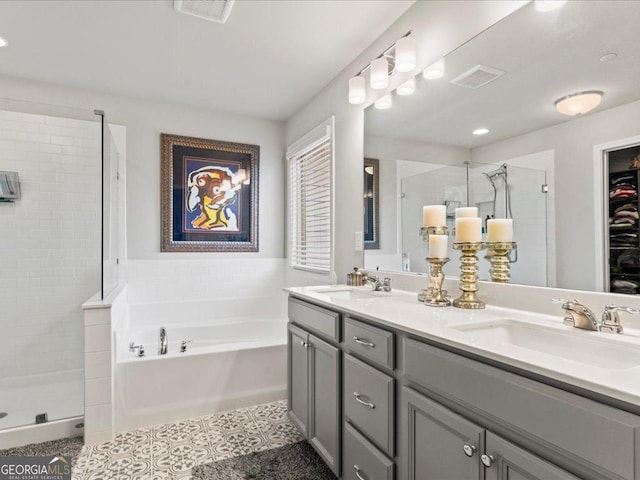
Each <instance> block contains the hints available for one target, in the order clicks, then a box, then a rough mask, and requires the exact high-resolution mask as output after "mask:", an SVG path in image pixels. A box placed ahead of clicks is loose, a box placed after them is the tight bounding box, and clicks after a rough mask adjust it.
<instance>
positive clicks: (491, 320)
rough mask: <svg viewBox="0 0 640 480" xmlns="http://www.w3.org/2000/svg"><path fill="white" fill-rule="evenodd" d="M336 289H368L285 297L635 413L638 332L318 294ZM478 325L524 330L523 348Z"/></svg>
mask: <svg viewBox="0 0 640 480" xmlns="http://www.w3.org/2000/svg"><path fill="white" fill-rule="evenodd" d="M340 289H343V290H347V289H351V290H355V291H359V292H370V291H371V287H369V286H366V287H347V286H345V285H331V286H328V285H327V286H319V287H291V288H286V289H285V291H287V292H289V293H290V294H292V295H294V296H296V297H299V298H302V299H306V300H309V301H310V302H313V303H315V304H319V305H324V306H326V307H329V308H333V309H335V310H340V311H343V312H345V313H348V314H352V315H354V316H357V317H360V318H365V319H369V320H371V321H373V322H377V323H379V324H383V325H387V326H389V327H392V328H394V329H398V330H402V331H404V332H407V333H410V334H413V335H415V336H418V337H422V338H425V339H428V340H431V341H434V342H438V343H441V344H445V345H449V346H451V347H455V348H457V349H459V350H463V351H467V352H470V353H473V354H475V355H478V356H481V357H485V358H487V359H491V360H494V361H497V362H500V363H502V364H507V365H511V366H514V367H517V368H520V369H523V370H527V371H529V372H532V373H535V374H538V375H542V376H544V377H548V378H551V379H555V380H558V381H560V382H563V383H567V384H571V385H575V386H577V387H580V388H583V389H586V390H590V391H593V392H596V393H599V394H602V395H605V396H607V397H612V398H616V399H618V400H621V401H624V402H627V403H630V404H633V405H635V406H639V407H640V332H639V331H637V330H632V329H625V333H624V334H621V335H616V334H607V333H601V332H591V331H586V330H581V329H578V328H574V327H571V326H566V325H563V323H562V319H563V317H562V315H554V316H551V315H543V314H540V313H534V312H529V311H524V310H515V309H510V308H503V307H492V306H487V308H485V309H482V310H465V309H459V308H454V307H440V308H438V307H429V306H426V305H424V304H422V303H420V302H418V301H417V299H416V294H415V293H413V292H406V291H402V290H395V289H394V290H393V292H391V293H390V294H385V293H382V292H380V293H379V294H378V292H374V294H373V295H371V296H370V298H368V297H369V295H362V298H360V297H358V298H354V299H337V298H331V297H330V296H329V294H327V293H322V291H325V292H330V291H336V290H340ZM375 294H377V295H376V296H374V295H375ZM560 312H562V311H561V310H560ZM478 324H484V326H485V331H484V332H485V333H486V331H487V330H486V326H488V325H490V326H489V328H491V327H494V326H495V327H500V326H504V325H507V326H508V325H510V324H511V325H513V324H517V325H516V326H517V327H525V328H519V330H518V332H519V334H520V337H522V338H521V339H520V340H518V339H516V342H515V343H521V344H523V345H525V346H524V347H523V346H518V345H515V344H514V343H513V342H512V341H506V340H501V338H500V335H489V336H487V335H484V334H483V332H482V331H480V330H478V329H476V328H474V327H475V326H477V325H478ZM527 329H530V331H531V332H532V335H533V337H531V338H529V339H527V338H524V337H525V336H526V332H527ZM536 332H538V333H540V332H542V333H544V335H546V340H547V341H545V342H544V344H543V343H540V344H539V345H532V344H531V342H532V341H536V339H537V338H545V336H542V337H536V336H535V335H536ZM494 333H495V332H494ZM550 334H551V335H550ZM556 334H557V337H556ZM532 338H533V340H532ZM521 340H524V341H521ZM568 344H571V345H570V346H571V347H572V348H573V349H574V351H575V355H573V354H572V355H566V354H565V355H562V351H561V350H562V349H563V345H568ZM598 350H601V351H602V352H604V353H603V355H602V357H600V358H599V357H598V355H600V354H599V353H595V354H594V352H598ZM568 357H571V358H568ZM581 357H584V358H581ZM629 365H632V366H631V367H629Z"/></svg>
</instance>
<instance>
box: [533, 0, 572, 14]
mask: <svg viewBox="0 0 640 480" xmlns="http://www.w3.org/2000/svg"><path fill="white" fill-rule="evenodd" d="M565 3H567V0H536V1H535V6H536V10H537V11H539V12H550V11H551V10H555V9H556V8H560V7H561V6H563V5H564V4H565Z"/></svg>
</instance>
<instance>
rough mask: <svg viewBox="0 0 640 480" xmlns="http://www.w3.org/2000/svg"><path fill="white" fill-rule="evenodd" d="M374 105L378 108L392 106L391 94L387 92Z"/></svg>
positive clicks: (384, 108)
mask: <svg viewBox="0 0 640 480" xmlns="http://www.w3.org/2000/svg"><path fill="white" fill-rule="evenodd" d="M374 105H375V107H376V108H377V109H378V110H386V109H388V108H391V94H390V93H387V94H386V95H385V96H384V97H380V99H378V100H376V103H374Z"/></svg>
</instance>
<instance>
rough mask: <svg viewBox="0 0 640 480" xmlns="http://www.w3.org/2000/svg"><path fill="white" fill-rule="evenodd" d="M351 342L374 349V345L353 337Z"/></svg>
mask: <svg viewBox="0 0 640 480" xmlns="http://www.w3.org/2000/svg"><path fill="white" fill-rule="evenodd" d="M353 341H354V342H356V343H359V344H360V345H365V346H367V347H371V348H376V344H375V343H373V342H370V341H369V340H362V339H360V338H359V337H353Z"/></svg>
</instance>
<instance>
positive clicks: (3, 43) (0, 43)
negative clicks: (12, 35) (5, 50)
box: [0, 37, 9, 48]
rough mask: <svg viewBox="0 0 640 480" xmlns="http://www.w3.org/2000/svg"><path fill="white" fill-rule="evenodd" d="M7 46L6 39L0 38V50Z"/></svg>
mask: <svg viewBox="0 0 640 480" xmlns="http://www.w3.org/2000/svg"><path fill="white" fill-rule="evenodd" d="M7 45H9V42H8V41H7V39H6V38H4V37H0V48H2V47H6V46H7Z"/></svg>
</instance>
